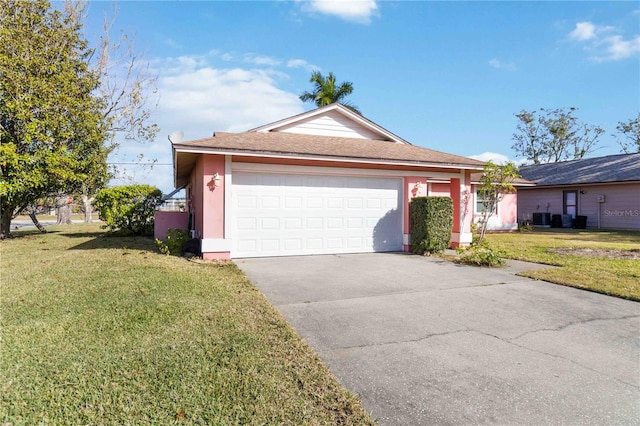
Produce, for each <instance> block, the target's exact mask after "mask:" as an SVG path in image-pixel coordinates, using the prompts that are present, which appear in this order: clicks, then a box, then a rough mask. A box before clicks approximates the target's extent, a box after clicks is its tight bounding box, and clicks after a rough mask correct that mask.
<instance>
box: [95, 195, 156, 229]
mask: <svg viewBox="0 0 640 426" xmlns="http://www.w3.org/2000/svg"><path fill="white" fill-rule="evenodd" d="M94 204H95V206H96V207H97V208H98V210H99V211H100V219H101V220H103V221H104V222H105V224H104V228H108V229H109V231H110V232H116V231H118V232H121V233H122V234H126V235H153V219H154V213H155V210H156V207H158V206H159V205H160V204H162V192H161V191H160V190H159V189H158V188H156V187H154V186H149V185H125V186H114V187H113V188H104V189H101V190H100V191H98V194H97V195H96V199H95V201H94Z"/></svg>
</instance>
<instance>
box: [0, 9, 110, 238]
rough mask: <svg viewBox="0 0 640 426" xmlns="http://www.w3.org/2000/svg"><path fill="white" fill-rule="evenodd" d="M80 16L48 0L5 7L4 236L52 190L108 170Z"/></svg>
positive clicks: (1, 17)
mask: <svg viewBox="0 0 640 426" xmlns="http://www.w3.org/2000/svg"><path fill="white" fill-rule="evenodd" d="M92 53H93V52H92V50H91V49H90V48H89V47H88V44H87V41H86V40H85V39H84V38H83V37H82V34H81V23H80V22H79V21H78V20H77V19H75V17H74V16H73V15H72V14H71V13H69V11H59V10H54V9H51V7H50V4H49V2H48V1H46V0H34V1H21V0H2V7H1V8H0V126H1V127H0V143H1V146H0V169H1V181H0V208H1V210H2V213H1V220H0V238H6V237H8V236H10V223H11V219H12V218H13V217H15V215H16V214H17V213H18V212H20V211H22V210H24V209H25V208H27V207H28V206H29V205H30V204H32V203H34V202H37V200H38V199H41V198H44V197H46V196H48V195H50V194H55V193H59V192H73V191H76V190H77V189H78V188H80V187H81V185H82V183H83V182H85V181H87V180H89V179H95V177H96V176H106V167H107V166H106V157H107V155H108V151H109V147H108V146H106V145H105V144H104V142H105V140H106V136H107V128H106V126H105V120H104V107H105V105H104V102H103V100H102V99H101V98H100V97H96V96H93V95H92V94H93V92H94V91H95V90H96V89H97V88H98V87H99V82H100V80H99V77H100V76H99V73H97V72H96V71H95V70H92V69H91V68H90V66H89V62H90V57H91V54H92Z"/></svg>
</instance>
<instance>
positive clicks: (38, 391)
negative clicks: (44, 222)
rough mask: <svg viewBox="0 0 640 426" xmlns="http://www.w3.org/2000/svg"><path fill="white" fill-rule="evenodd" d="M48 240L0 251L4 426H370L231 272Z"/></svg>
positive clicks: (96, 233)
mask: <svg viewBox="0 0 640 426" xmlns="http://www.w3.org/2000/svg"><path fill="white" fill-rule="evenodd" d="M49 229H50V231H52V232H50V233H48V234H46V235H43V234H37V233H34V232H33V231H25V232H17V233H16V235H17V238H15V239H13V240H10V241H2V242H0V249H1V251H2V266H1V267H0V268H1V269H0V272H1V278H2V279H1V283H0V285H1V287H0V291H1V295H2V299H1V302H0V312H1V314H2V317H1V324H0V326H1V339H2V341H1V342H2V343H1V348H0V355H1V358H0V392H1V394H0V401H1V403H0V423H2V424H14V425H17V424H172V423H179V424H371V423H372V420H371V418H370V417H369V416H368V414H367V413H366V412H365V411H364V410H363V408H362V407H361V405H360V401H359V400H358V399H357V398H356V397H355V396H354V395H352V394H350V393H349V392H347V391H346V390H345V389H344V388H343V387H342V386H341V385H340V384H339V383H338V382H337V380H336V379H335V378H334V377H333V375H331V373H330V372H329V371H328V369H327V368H326V367H325V365H324V364H323V363H322V362H321V361H320V360H319V359H318V357H317V356H316V355H315V353H314V352H313V351H312V350H311V349H310V348H309V347H308V346H307V345H306V344H305V343H304V342H303V341H302V340H301V339H300V337H299V336H298V335H297V334H296V333H295V332H294V331H293V329H292V328H291V327H290V326H289V325H288V324H287V322H286V321H285V320H284V318H283V317H281V316H280V315H279V314H278V313H277V311H276V310H275V309H274V308H273V307H272V306H271V305H270V304H269V302H268V301H267V300H266V299H265V298H264V297H263V296H262V294H261V293H259V292H258V291H257V290H256V288H255V287H254V286H253V285H252V284H251V283H250V282H249V281H248V279H247V278H246V277H245V276H244V275H243V274H242V272H241V271H240V270H239V269H238V268H236V266H235V265H234V264H233V263H228V264H213V263H202V262H200V263H198V262H192V261H187V260H185V259H181V258H177V257H168V256H165V255H161V254H159V253H158V252H157V249H156V248H155V245H154V243H153V241H152V240H151V239H145V238H115V237H104V236H102V232H101V231H100V230H99V228H98V225H95V224H92V225H72V226H63V227H52V228H49Z"/></svg>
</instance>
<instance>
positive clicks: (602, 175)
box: [520, 153, 640, 186]
mask: <svg viewBox="0 0 640 426" xmlns="http://www.w3.org/2000/svg"><path fill="white" fill-rule="evenodd" d="M520 175H521V176H522V177H523V178H524V179H526V180H528V181H531V182H535V183H536V185H537V186H556V185H577V184H592V183H610V182H632V181H640V153H638V154H619V155H609V156H607V157H595V158H585V159H582V160H573V161H563V162H560V163H548V164H537V165H530V166H521V167H520Z"/></svg>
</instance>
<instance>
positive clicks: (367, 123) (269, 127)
mask: <svg viewBox="0 0 640 426" xmlns="http://www.w3.org/2000/svg"><path fill="white" fill-rule="evenodd" d="M334 110H337V111H338V112H339V113H341V114H342V115H344V116H346V117H348V118H350V119H351V120H353V121H354V122H356V123H358V124H360V125H362V126H363V127H365V128H367V129H369V130H370V131H372V132H373V133H378V134H379V135H382V136H384V137H387V138H389V139H391V140H392V141H393V142H395V143H400V144H403V145H410V143H409V142H407V141H405V140H404V139H402V138H401V137H400V136H398V135H395V134H393V133H391V132H390V131H388V130H387V129H385V128H384V127H381V126H379V125H378V124H376V123H374V122H373V121H371V120H369V119H367V118H365V117H363V116H361V115H360V114H356V113H355V112H353V111H351V110H350V109H349V108H347V107H345V106H343V105H340V104H337V103H335V104H331V105H327V106H325V107H320V108H317V109H314V110H311V111H307V112H305V113H302V114H298V115H294V116H293V117H289V118H284V119H282V120H279V121H275V122H273V123H269V124H265V125H262V126H260V127H256V128H255V129H251V130H249V132H269V131H273V130H276V129H280V128H282V127H287V126H289V125H291V124H295V123H297V122H301V121H304V120H306V119H309V118H312V117H315V116H317V115H322V114H324V113H326V112H329V111H334ZM276 131H277V130H276Z"/></svg>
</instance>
